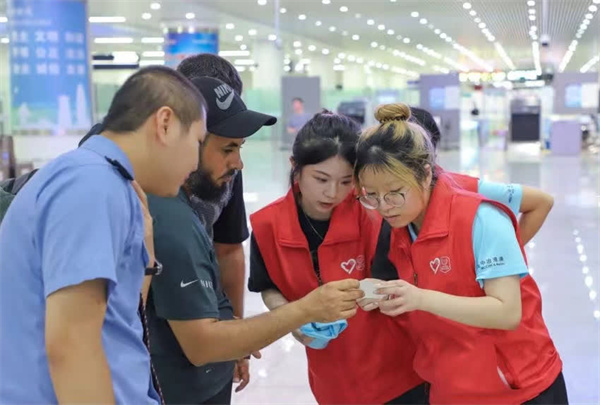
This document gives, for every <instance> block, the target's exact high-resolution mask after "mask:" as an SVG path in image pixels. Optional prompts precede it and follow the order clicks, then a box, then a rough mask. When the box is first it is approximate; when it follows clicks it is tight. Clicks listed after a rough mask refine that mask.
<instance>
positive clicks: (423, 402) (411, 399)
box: [386, 384, 429, 405]
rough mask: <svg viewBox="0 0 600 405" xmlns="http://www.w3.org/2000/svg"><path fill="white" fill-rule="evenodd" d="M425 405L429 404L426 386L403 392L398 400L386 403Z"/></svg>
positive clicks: (422, 385)
mask: <svg viewBox="0 0 600 405" xmlns="http://www.w3.org/2000/svg"><path fill="white" fill-rule="evenodd" d="M401 404H402V405H427V404H429V394H428V392H427V386H426V384H421V385H418V386H416V387H415V388H413V389H412V390H410V391H407V392H405V393H404V394H402V395H400V396H399V397H398V398H395V399H392V400H391V401H390V402H386V405H401Z"/></svg>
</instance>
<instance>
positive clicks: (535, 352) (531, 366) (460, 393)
mask: <svg viewBox="0 0 600 405" xmlns="http://www.w3.org/2000/svg"><path fill="white" fill-rule="evenodd" d="M462 180H464V181H463V182H461V183H463V184H465V185H467V186H468V185H469V183H471V185H470V188H471V189H473V184H472V181H470V180H468V178H463V179H462ZM457 181H459V182H460V179H459V180H457V176H456V175H454V174H451V175H448V174H444V173H442V174H441V175H440V177H439V179H438V182H437V185H436V186H435V188H434V191H433V193H432V196H431V200H430V202H429V207H428V210H427V214H426V217H425V220H424V223H423V227H422V229H421V231H420V233H419V237H418V239H417V240H416V241H415V242H414V243H411V240H410V236H409V233H408V230H407V228H402V229H394V230H393V231H392V239H391V245H390V246H391V248H390V256H389V257H390V260H391V261H392V262H393V263H394V265H395V267H396V269H397V270H398V274H399V276H400V278H401V279H404V280H410V281H411V282H413V281H416V283H417V284H418V286H419V287H420V288H425V289H431V290H437V291H442V292H445V293H448V294H453V295H459V296H471V297H480V296H483V295H485V292H484V291H483V289H481V288H480V287H479V284H478V283H477V282H476V280H475V263H474V260H475V259H474V255H473V243H472V229H473V221H474V218H475V213H476V211H477V208H478V207H479V204H481V202H482V201H486V202H489V203H492V204H494V205H496V206H497V207H499V208H501V209H502V210H503V211H504V212H505V213H506V214H507V215H509V216H510V217H511V219H512V221H513V225H514V226H515V228H517V223H516V218H515V216H514V215H513V214H512V212H511V211H510V210H509V209H508V208H507V207H505V206H504V205H502V204H499V203H495V202H492V201H488V200H486V199H485V198H484V197H482V196H480V195H478V194H474V193H470V192H467V191H464V190H460V189H459V188H457V187H456V182H457ZM475 184H476V183H475ZM465 188H466V187H465ZM475 190H476V188H475ZM517 229H518V228H517ZM517 232H518V231H517ZM523 254H524V253H523ZM502 260H503V258H502V257H493V258H489V259H486V262H485V263H482V265H485V264H487V265H489V266H493V265H494V263H498V262H501V261H502ZM521 299H522V320H521V324H520V326H519V327H518V328H517V329H516V330H513V331H500V330H491V329H482V328H475V327H470V326H466V325H463V324H459V323H457V322H454V321H450V320H447V319H445V318H442V317H438V316H435V315H432V314H430V313H427V312H423V311H414V312H411V313H408V314H407V315H408V323H409V327H408V331H409V333H410V334H411V336H412V337H413V340H414V341H415V342H418V343H417V348H416V354H415V360H414V369H415V371H416V372H417V373H418V374H419V375H420V376H421V377H422V378H423V379H424V380H425V381H428V382H430V383H431V391H430V401H431V403H432V404H457V403H460V404H521V403H523V402H525V401H527V400H529V399H532V398H534V397H536V396H537V395H539V394H540V393H541V392H542V391H544V390H545V389H547V388H548V387H549V386H550V385H551V384H552V383H553V382H554V380H555V379H556V377H557V376H558V374H559V373H560V371H561V369H562V362H561V360H560V357H559V355H558V353H557V352H556V348H555V347H554V344H553V342H552V340H551V338H550V336H549V334H548V330H547V328H546V325H545V323H544V320H543V318H542V308H541V297H540V292H539V290H538V287H537V285H536V283H535V281H534V280H533V278H531V277H530V276H526V277H524V278H523V279H522V281H521Z"/></svg>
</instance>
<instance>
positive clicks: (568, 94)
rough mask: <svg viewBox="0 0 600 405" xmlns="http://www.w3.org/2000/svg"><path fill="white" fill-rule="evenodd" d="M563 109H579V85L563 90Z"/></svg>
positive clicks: (572, 85)
mask: <svg viewBox="0 0 600 405" xmlns="http://www.w3.org/2000/svg"><path fill="white" fill-rule="evenodd" d="M565 107H567V108H581V85H580V84H571V85H570V86H567V87H566V88H565Z"/></svg>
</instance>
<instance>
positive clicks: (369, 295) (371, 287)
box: [359, 279, 386, 301]
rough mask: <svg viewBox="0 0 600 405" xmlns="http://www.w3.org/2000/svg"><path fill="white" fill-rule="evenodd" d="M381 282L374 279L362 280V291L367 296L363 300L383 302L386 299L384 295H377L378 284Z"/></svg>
mask: <svg viewBox="0 0 600 405" xmlns="http://www.w3.org/2000/svg"><path fill="white" fill-rule="evenodd" d="M380 283H381V281H379V280H374V279H364V280H360V287H359V288H360V289H361V290H362V291H363V292H364V293H365V296H364V297H363V298H362V299H363V300H377V301H379V300H383V299H385V298H386V295H384V294H375V291H376V290H377V284H380Z"/></svg>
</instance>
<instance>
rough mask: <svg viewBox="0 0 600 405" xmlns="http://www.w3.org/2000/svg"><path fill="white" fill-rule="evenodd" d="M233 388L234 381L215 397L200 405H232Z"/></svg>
mask: <svg viewBox="0 0 600 405" xmlns="http://www.w3.org/2000/svg"><path fill="white" fill-rule="evenodd" d="M232 388H233V380H231V381H230V382H229V384H227V385H225V387H224V388H223V389H222V390H221V391H220V392H219V393H217V395H215V396H214V397H212V398H210V399H207V400H206V401H204V402H202V403H201V404H200V405H230V404H231V389H232Z"/></svg>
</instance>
